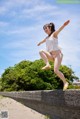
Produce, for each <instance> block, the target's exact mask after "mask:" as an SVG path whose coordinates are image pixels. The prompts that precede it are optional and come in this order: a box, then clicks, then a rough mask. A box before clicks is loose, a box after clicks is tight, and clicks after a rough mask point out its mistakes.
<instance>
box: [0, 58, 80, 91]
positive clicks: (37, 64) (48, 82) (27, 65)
mask: <svg viewBox="0 0 80 119" xmlns="http://www.w3.org/2000/svg"><path fill="white" fill-rule="evenodd" d="M44 65H45V64H44V62H43V61H42V60H36V61H34V62H31V61H21V62H20V63H18V64H15V65H14V67H9V68H7V69H6V70H5V72H4V73H3V74H2V76H1V78H0V85H1V86H0V90H1V91H19V90H52V89H62V87H63V83H62V81H61V80H60V79H59V77H57V75H56V74H55V73H54V71H53V63H51V66H52V68H51V69H50V70H41V68H42V67H43V66H44ZM60 70H61V71H62V72H63V73H64V75H65V77H66V78H67V80H68V81H69V82H70V83H71V82H73V79H74V78H75V79H78V77H76V76H75V74H74V72H73V71H72V69H71V68H69V67H67V66H61V67H60Z"/></svg>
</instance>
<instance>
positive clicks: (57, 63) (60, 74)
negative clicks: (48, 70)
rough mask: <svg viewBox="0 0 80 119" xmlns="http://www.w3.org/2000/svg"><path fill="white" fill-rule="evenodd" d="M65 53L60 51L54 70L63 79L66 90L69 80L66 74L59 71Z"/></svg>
mask: <svg viewBox="0 0 80 119" xmlns="http://www.w3.org/2000/svg"><path fill="white" fill-rule="evenodd" d="M62 57H63V55H62V54H61V53H59V55H58V56H57V57H56V58H55V61H54V72H55V73H56V74H57V76H58V77H59V78H60V79H61V80H62V81H63V83H64V87H63V90H66V89H67V88H68V82H67V81H66V79H65V77H64V74H63V73H62V72H61V71H59V67H60V65H61V61H62Z"/></svg>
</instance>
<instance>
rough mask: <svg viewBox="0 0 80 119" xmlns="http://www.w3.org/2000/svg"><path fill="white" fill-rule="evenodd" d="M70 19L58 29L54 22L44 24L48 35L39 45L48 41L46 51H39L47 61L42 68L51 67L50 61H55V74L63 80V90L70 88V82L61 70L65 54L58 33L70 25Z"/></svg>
mask: <svg viewBox="0 0 80 119" xmlns="http://www.w3.org/2000/svg"><path fill="white" fill-rule="evenodd" d="M69 22H70V20H68V21H66V22H65V23H64V24H63V25H62V26H61V27H60V28H59V29H58V30H56V31H55V25H54V23H49V24H46V25H44V26H43V29H44V31H45V33H46V34H47V35H48V36H47V37H46V38H45V39H44V40H42V41H41V42H39V43H38V46H39V45H41V44H42V43H44V42H46V51H45V50H41V51H40V52H39V54H40V56H41V58H42V59H43V60H44V62H45V64H46V65H45V66H44V67H43V68H42V70H46V69H50V68H51V66H50V64H49V61H53V62H54V72H55V74H56V75H57V76H58V77H59V78H60V79H61V80H62V81H63V84H64V85H63V90H66V89H67V88H68V82H67V81H66V78H65V77H64V74H63V73H62V72H61V71H59V67H60V65H61V62H62V58H63V54H62V52H61V49H60V48H59V46H58V34H59V33H60V32H61V31H62V30H63V28H64V27H65V26H66V25H68V24H69Z"/></svg>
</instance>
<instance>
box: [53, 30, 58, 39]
mask: <svg viewBox="0 0 80 119" xmlns="http://www.w3.org/2000/svg"><path fill="white" fill-rule="evenodd" d="M52 37H53V38H55V39H58V36H57V34H56V31H54V32H53V33H52Z"/></svg>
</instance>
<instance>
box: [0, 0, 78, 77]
mask: <svg viewBox="0 0 80 119" xmlns="http://www.w3.org/2000/svg"><path fill="white" fill-rule="evenodd" d="M56 1H57V0H0V75H1V74H2V73H3V72H4V70H5V69H6V68H8V67H9V66H14V65H15V64H17V63H19V62H20V61H22V60H31V61H34V60H37V59H39V58H40V56H39V50H40V49H45V44H43V45H41V46H37V43H38V42H39V41H41V40H42V39H44V38H45V37H46V34H45V33H44V31H43V25H44V24H46V23H49V22H53V23H55V26H56V29H58V28H59V27H60V26H61V25H62V24H63V23H64V22H65V21H66V20H68V19H70V21H71V22H70V24H69V25H68V26H66V27H65V28H64V30H63V31H61V33H60V34H59V45H60V47H61V48H62V52H63V53H64V58H63V62H62V64H63V65H67V66H69V67H70V66H71V68H72V69H73V71H74V72H75V74H76V75H77V76H78V77H80V4H60V3H57V2H56Z"/></svg>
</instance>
